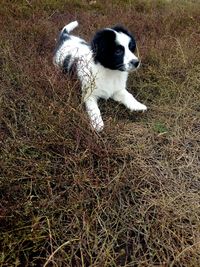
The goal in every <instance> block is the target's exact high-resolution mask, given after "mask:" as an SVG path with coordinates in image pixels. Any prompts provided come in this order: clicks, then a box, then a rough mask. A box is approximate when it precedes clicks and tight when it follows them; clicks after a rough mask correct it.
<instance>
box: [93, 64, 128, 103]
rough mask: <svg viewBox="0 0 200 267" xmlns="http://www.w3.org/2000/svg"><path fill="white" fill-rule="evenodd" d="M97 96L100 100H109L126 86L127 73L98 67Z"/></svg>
mask: <svg viewBox="0 0 200 267" xmlns="http://www.w3.org/2000/svg"><path fill="white" fill-rule="evenodd" d="M95 72H96V79H95V84H96V86H95V87H96V88H95V92H94V93H95V94H97V95H98V96H99V97H100V98H104V99H108V98H110V97H112V96H113V95H114V94H115V93H116V92H118V91H120V90H122V89H124V88H125V86H126V81H127V76H128V73H127V72H121V71H118V70H109V69H106V68H104V67H102V66H101V65H97V66H96V70H95Z"/></svg>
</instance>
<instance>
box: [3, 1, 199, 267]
mask: <svg viewBox="0 0 200 267" xmlns="http://www.w3.org/2000/svg"><path fill="white" fill-rule="evenodd" d="M75 19H77V20H78V21H79V24H80V26H79V28H78V29H77V30H76V32H75V33H76V34H78V35H81V36H83V37H84V38H85V39H86V40H88V41H89V40H90V39H91V36H92V34H93V33H94V32H95V31H96V30H97V29H100V28H102V27H107V26H112V25H114V24H117V23H121V24H123V25H125V26H126V27H128V28H129V29H130V31H132V32H133V33H134V35H135V37H136V39H137V43H138V49H139V51H138V52H139V54H140V58H141V60H142V66H141V68H140V69H139V70H138V71H137V72H136V73H134V74H131V75H130V78H129V81H128V87H129V90H130V92H132V93H133V95H135V96H136V97H137V99H138V100H139V101H141V102H143V103H145V104H146V105H147V106H148V111H147V112H146V113H134V112H133V113H131V112H129V111H128V110H126V109H125V108H124V107H123V106H121V105H117V104H116V103H113V102H112V101H107V103H106V104H105V102H104V101H102V102H101V103H100V105H101V110H102V111H103V112H102V113H103V119H104V121H105V130H104V131H103V132H102V133H100V134H97V133H95V132H94V131H92V129H90V127H89V123H88V118H87V116H86V114H85V112H84V106H83V104H82V102H81V96H80V88H79V84H78V83H77V81H76V80H75V79H70V78H69V77H67V76H66V75H64V74H62V73H60V72H59V71H58V70H56V69H55V67H54V66H53V64H52V55H53V50H54V47H55V38H57V34H58V31H59V30H60V29H61V28H62V27H63V25H65V24H67V23H68V22H70V21H71V20H75ZM0 21H1V28H0V67H1V71H0V105H1V109H0V110H1V111H0V120H1V125H0V150H1V152H0V187H1V188H0V197H1V201H0V227H1V235H0V247H1V254H0V263H1V266H23V267H24V266H59V267H60V266H91V267H92V266H93V267H94V266H95V267H101V266H106V267H107V266H108V267H109V266H127V267H128V266H131V267H134V266H142V267H143V266H163V267H164V266H167V267H168V266H171V267H172V266H174V267H175V266H185V267H192V266H194V267H197V266H199V265H200V193H199V191H200V164H199V163H200V45H199V44H200V28H199V25H200V3H199V2H198V1H184V0H183V1H181V0H180V1H178V0H175V1H164V0H159V1H150V0H142V1H137V0H129V1H128V0H127V1H120V0H118V1H117V0H116V1H86V0H82V1H81V0H76V1H67V0H65V1H64V0H60V1H55V0H44V1H39V0H36V1H29V0H27V1H5V0H2V1H1V3H0Z"/></svg>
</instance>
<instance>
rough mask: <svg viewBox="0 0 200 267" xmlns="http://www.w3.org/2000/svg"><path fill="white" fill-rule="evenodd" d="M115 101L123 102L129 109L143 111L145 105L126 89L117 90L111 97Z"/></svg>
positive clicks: (145, 108)
mask: <svg viewBox="0 0 200 267" xmlns="http://www.w3.org/2000/svg"><path fill="white" fill-rule="evenodd" d="M112 98H113V99H114V100H115V101H118V102H120V103H122V104H124V105H125V106H126V107H127V108H128V109H130V110H131V111H133V110H136V111H145V110H147V107H146V106H145V105H143V104H142V103H140V102H138V101H137V100H136V99H135V98H134V97H133V95H132V94H130V93H129V92H128V91H127V90H126V89H125V90H121V91H118V92H117V93H115V94H114V95H113V97H112Z"/></svg>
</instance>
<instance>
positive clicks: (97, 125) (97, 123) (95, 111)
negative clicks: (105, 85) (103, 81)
mask: <svg viewBox="0 0 200 267" xmlns="http://www.w3.org/2000/svg"><path fill="white" fill-rule="evenodd" d="M85 106H86V110H87V113H88V115H89V117H90V122H91V124H92V127H93V128H94V129H95V130H96V131H98V132H99V131H101V130H103V127H104V123H103V120H102V118H101V113H100V110H99V107H98V105H97V98H95V97H94V96H90V97H88V98H87V99H86V100H85Z"/></svg>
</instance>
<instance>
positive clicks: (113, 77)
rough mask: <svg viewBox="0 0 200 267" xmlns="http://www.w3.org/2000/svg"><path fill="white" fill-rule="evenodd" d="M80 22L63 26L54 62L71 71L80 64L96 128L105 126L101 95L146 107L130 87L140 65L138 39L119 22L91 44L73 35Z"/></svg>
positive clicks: (132, 106) (132, 107) (85, 98)
mask: <svg viewBox="0 0 200 267" xmlns="http://www.w3.org/2000/svg"><path fill="white" fill-rule="evenodd" d="M77 26H78V22H77V21H73V22H71V23H69V24H67V25H66V26H65V27H64V28H63V29H62V31H61V33H60V36H59V40H58V44H57V48H56V51H55V55H54V64H55V65H57V66H59V67H61V68H62V69H63V70H64V71H67V72H70V70H71V69H72V67H73V66H74V65H75V66H76V72H77V75H78V78H79V79H80V82H81V87H82V96H83V101H84V103H85V106H86V110H87V112H88V115H89V117H90V121H91V124H92V127H93V128H94V129H95V130H96V131H100V130H102V129H103V127H104V123H103V120H102V118H101V113H100V110H99V107H98V104H97V102H98V99H99V98H104V99H108V98H112V99H114V100H116V101H118V102H120V103H123V104H124V105H125V106H126V107H127V108H128V109H130V110H131V111H133V110H138V111H139V110H141V111H144V110H146V109H147V107H146V106H145V105H143V104H141V103H140V102H138V101H137V100H136V99H135V98H134V97H133V96H132V94H130V93H129V92H128V91H127V90H126V82H127V78H128V72H130V71H133V70H136V69H137V68H138V67H139V65H140V62H139V60H138V58H137V57H136V56H135V55H134V52H135V49H136V42H135V40H134V38H133V36H132V35H131V34H130V33H129V32H128V31H127V30H126V29H124V28H123V27H121V26H115V27H113V28H105V29H103V30H100V31H98V32H97V33H96V34H95V36H94V38H93V40H92V42H91V44H88V43H86V42H85V41H84V40H83V39H81V38H79V37H76V36H73V35H69V33H70V31H72V30H73V29H74V28H76V27H77ZM75 63H76V64H75Z"/></svg>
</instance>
